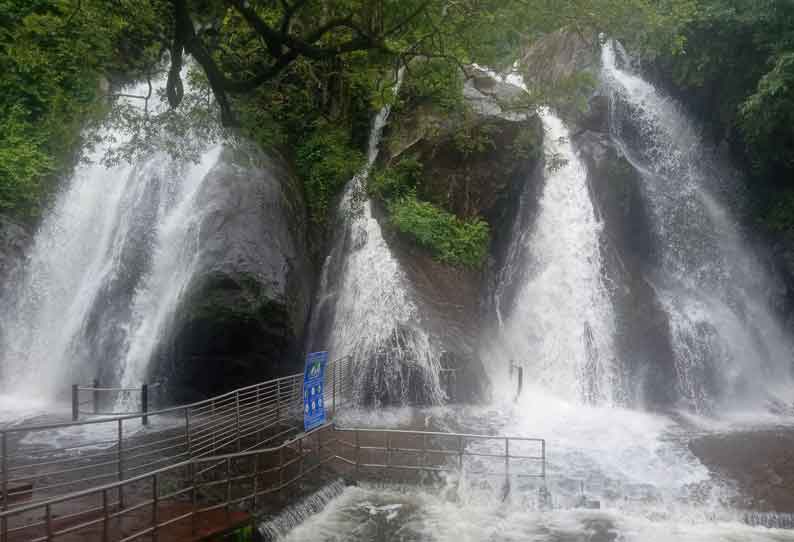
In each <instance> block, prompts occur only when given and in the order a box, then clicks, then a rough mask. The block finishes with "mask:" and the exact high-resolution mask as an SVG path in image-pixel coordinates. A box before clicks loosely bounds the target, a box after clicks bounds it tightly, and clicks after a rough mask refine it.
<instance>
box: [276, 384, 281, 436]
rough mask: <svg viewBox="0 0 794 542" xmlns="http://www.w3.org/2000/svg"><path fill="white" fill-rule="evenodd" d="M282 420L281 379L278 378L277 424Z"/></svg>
mask: <svg viewBox="0 0 794 542" xmlns="http://www.w3.org/2000/svg"><path fill="white" fill-rule="evenodd" d="M280 422H281V379H278V380H276V425H278V424H279V423H280Z"/></svg>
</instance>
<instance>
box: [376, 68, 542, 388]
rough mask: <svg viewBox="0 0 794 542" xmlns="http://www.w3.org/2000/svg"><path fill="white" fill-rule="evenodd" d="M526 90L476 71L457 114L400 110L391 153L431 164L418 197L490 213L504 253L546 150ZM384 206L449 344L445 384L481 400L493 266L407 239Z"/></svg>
mask: <svg viewBox="0 0 794 542" xmlns="http://www.w3.org/2000/svg"><path fill="white" fill-rule="evenodd" d="M522 94H523V91H522V90H521V89H520V88H518V87H515V86H513V85H510V84H507V83H504V82H501V81H498V80H496V79H494V78H492V77H491V76H490V75H488V74H487V73H485V72H476V73H475V75H474V77H473V78H471V79H469V80H468V81H467V82H466V84H465V87H464V98H465V100H466V102H467V104H468V106H469V107H467V108H466V111H465V112H457V113H449V112H445V111H441V110H439V109H438V108H436V107H434V106H433V105H429V104H424V105H419V106H417V107H416V108H414V109H413V110H410V111H402V112H399V113H397V114H396V115H394V116H393V118H392V120H391V124H390V126H389V127H388V130H387V133H386V137H385V141H384V145H383V151H384V152H383V154H384V156H383V161H384V162H385V163H386V164H394V163H396V162H398V161H400V160H402V159H404V158H407V157H411V158H415V159H417V160H418V161H419V163H421V165H422V166H421V173H420V180H419V182H418V183H417V196H418V197H419V199H421V200H424V201H429V202H432V203H433V204H435V205H437V206H438V207H441V208H443V209H446V210H448V211H450V212H452V213H454V214H455V215H457V216H458V217H460V218H465V219H468V218H473V217H481V218H483V219H485V220H486V221H487V222H488V223H489V225H490V227H491V233H492V239H491V252H492V254H493V255H494V257H495V258H498V256H497V254H498V253H499V252H500V250H501V248H500V247H502V246H503V245H505V244H506V242H507V239H508V237H509V230H510V226H511V225H512V223H513V221H514V219H515V216H516V213H517V211H518V202H519V200H520V195H521V194H522V192H523V191H524V187H525V185H526V183H527V181H528V180H529V179H532V178H534V177H533V172H534V170H535V168H536V167H537V164H538V163H539V162H540V158H541V155H542V151H541V149H542V141H543V129H542V125H541V123H540V120H539V119H538V118H537V116H535V115H526V114H517V113H515V112H513V111H511V109H510V104H512V103H515V100H516V99H517V98H518V97H520V96H521V95H522ZM376 215H378V218H379V220H380V222H381V225H382V226H383V230H384V236H385V238H386V241H387V243H388V244H389V247H390V249H391V251H392V254H394V256H395V257H396V258H397V260H398V261H399V263H400V268H401V269H402V271H403V272H404V275H405V277H406V278H407V280H408V282H409V283H410V289H411V292H412V296H413V298H414V302H415V303H416V304H417V306H418V307H419V309H420V310H419V312H420V314H421V315H422V317H423V326H424V327H425V328H426V329H427V331H428V332H429V333H430V335H431V336H432V337H433V339H434V340H435V341H437V343H438V344H440V347H439V350H440V351H441V352H442V356H441V360H440V365H441V366H442V367H443V368H445V369H452V370H453V372H452V373H449V372H446V373H445V374H454V375H455V376H453V377H450V381H448V382H445V387H446V390H447V393H448V395H449V397H450V399H452V400H455V401H467V400H476V399H478V398H482V397H484V396H485V395H486V393H487V384H486V383H487V378H486V377H485V373H484V368H483V363H482V360H480V358H479V336H480V330H481V328H482V314H481V313H482V311H481V301H482V292H483V285H484V282H485V278H486V273H484V272H483V270H470V269H462V268H454V267H451V266H448V265H444V264H442V263H439V262H438V261H436V260H435V259H434V258H433V257H432V256H431V255H430V254H429V253H428V252H427V251H425V250H424V249H421V248H419V247H417V246H416V245H415V244H413V243H412V242H410V241H408V240H406V239H403V238H401V236H400V235H399V234H397V233H396V232H394V231H393V230H392V229H390V228H389V227H388V225H387V220H386V217H385V213H384V209H383V208H379V206H378V205H376Z"/></svg>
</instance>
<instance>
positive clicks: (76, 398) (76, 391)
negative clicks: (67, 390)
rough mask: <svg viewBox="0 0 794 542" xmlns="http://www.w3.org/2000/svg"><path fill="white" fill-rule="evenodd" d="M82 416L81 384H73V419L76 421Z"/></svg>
mask: <svg viewBox="0 0 794 542" xmlns="http://www.w3.org/2000/svg"><path fill="white" fill-rule="evenodd" d="M78 418H80V386H79V385H78V384H72V421H73V422H76V421H77V420H78Z"/></svg>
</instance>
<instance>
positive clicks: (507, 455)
mask: <svg viewBox="0 0 794 542" xmlns="http://www.w3.org/2000/svg"><path fill="white" fill-rule="evenodd" d="M518 374H519V378H520V375H521V373H518ZM509 494H510V439H509V438H505V497H506V496H507V495H509Z"/></svg>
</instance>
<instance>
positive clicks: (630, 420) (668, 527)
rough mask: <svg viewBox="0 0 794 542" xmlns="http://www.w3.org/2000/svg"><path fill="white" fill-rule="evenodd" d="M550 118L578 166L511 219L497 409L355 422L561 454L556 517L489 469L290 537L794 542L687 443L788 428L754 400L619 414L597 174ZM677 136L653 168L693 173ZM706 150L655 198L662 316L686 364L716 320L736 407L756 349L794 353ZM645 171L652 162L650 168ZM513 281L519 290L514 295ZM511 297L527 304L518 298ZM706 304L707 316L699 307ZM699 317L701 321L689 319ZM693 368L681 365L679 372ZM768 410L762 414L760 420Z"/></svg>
mask: <svg viewBox="0 0 794 542" xmlns="http://www.w3.org/2000/svg"><path fill="white" fill-rule="evenodd" d="M607 54H608V53H607ZM605 69H606V72H607V74H609V73H610V70H613V73H614V66H612V67H610V65H609V63H608V62H605ZM637 81H638V80H636V79H635V80H633V82H634V83H637ZM640 82H641V81H640ZM641 83H642V85H639V84H638V85H637V86H639V87H641V88H644V89H645V90H648V89H649V85H647V83H644V82H641ZM650 88H652V87H650ZM654 92H655V91H654ZM654 96H658V95H656V94H655V93H648V94H646V96H645V98H646V99H650V98H653V97H654ZM638 103H639V104H643V103H644V102H643V101H642V100H638ZM665 103H667V105H668V106H669V105H670V104H669V102H665ZM665 103H658V102H657V103H655V104H654V106H655V107H656V106H658V107H661V106H663V105H665ZM651 109H653V108H651ZM674 114H677V110H676V109H675V108H672V106H670V107H668V108H667V109H661V110H659V112H658V118H656V119H651V118H647V119H646V120H647V121H648V123H649V125H650V127H651V131H652V132H655V131H656V130H659V131H660V132H662V133H664V130H663V128H664V127H665V126H667V125H668V124H669V125H671V126H675V125H678V124H679V123H680V124H681V125H682V126H684V127H689V124H688V123H686V122H684V121H685V119H684V118H683V117H681V116H680V115H678V114H677V115H678V116H674ZM543 121H544V125H545V128H546V138H547V139H546V152H547V154H550V153H553V154H557V155H559V156H560V157H562V158H564V159H565V160H566V162H565V164H564V165H563V167H561V168H560V169H558V170H556V171H551V172H547V174H546V179H545V186H544V187H543V194H542V197H541V200H540V202H539V205H538V210H537V216H536V217H533V218H532V219H531V220H518V221H517V222H516V224H517V228H518V229H517V230H516V231H514V240H513V244H512V247H511V251H510V254H509V257H508V262H507V265H506V266H505V269H504V270H503V272H502V274H501V275H500V277H499V278H500V282H499V285H498V287H497V289H496V291H495V292H494V304H495V308H496V312H497V315H498V317H499V328H498V329H497V331H496V335H495V336H494V337H491V338H490V339H491V340H490V341H489V342H488V345H487V347H486V352H485V355H484V356H483V357H484V359H487V360H489V364H488V365H487V369H488V371H489V376H490V378H491V381H492V384H493V397H494V401H493V403H492V404H490V405H487V406H471V407H456V408H449V407H437V408H431V409H424V410H423V411H422V412H420V413H417V412H405V411H404V409H400V410H394V411H391V410H390V411H387V412H384V413H383V414H382V415H381V418H380V422H379V421H378V419H377V418H378V415H377V414H373V413H371V412H364V413H361V415H358V416H356V415H351V414H349V415H348V416H347V417H346V419H350V420H352V421H351V423H352V424H361V423H364V424H365V425H370V426H392V425H393V423H394V422H395V421H398V422H399V421H402V422H403V423H407V424H412V425H414V426H415V422H416V420H417V419H422V418H424V420H425V424H428V423H429V424H431V426H432V427H433V428H437V429H443V430H452V431H457V432H464V433H481V434H506V435H513V436H525V437H543V438H545V439H546V444H547V452H548V456H547V457H548V471H547V472H548V479H547V482H546V486H547V487H548V489H549V491H550V492H551V502H550V507H545V508H544V506H542V505H541V503H540V502H539V499H538V489H539V485H540V484H539V482H537V481H533V480H532V479H521V478H517V477H513V478H512V480H511V491H510V493H509V497H508V498H507V499H506V500H504V501H503V496H504V494H505V488H504V482H503V479H500V478H499V477H497V478H495V479H494V478H484V477H483V476H482V473H483V472H485V471H495V472H500V467H501V465H500V464H498V463H501V461H500V460H493V459H489V458H470V459H467V460H466V462H465V467H464V470H463V472H462V473H461V474H460V475H458V476H455V475H453V476H450V477H449V479H448V481H447V484H446V485H445V486H444V487H442V488H440V489H435V490H427V489H419V488H399V487H392V488H384V487H378V486H369V485H363V486H362V487H356V488H347V489H346V490H345V492H344V493H343V494H342V495H341V496H340V497H338V498H337V499H335V500H334V501H332V502H331V503H330V504H329V505H328V507H326V509H325V510H323V511H322V512H321V513H319V514H317V515H315V516H313V517H311V518H309V519H308V520H307V521H306V522H305V523H303V524H302V525H301V526H299V527H298V528H296V529H295V530H293V531H292V532H291V533H290V535H289V536H288V537H287V538H286V540H288V541H294V542H297V541H307V540H312V541H315V540H319V541H324V540H329V541H330V540H335V541H341V540H365V541H366V540H371V541H381V540H408V541H413V540H417V541H419V540H422V541H424V540H430V541H455V542H461V541H480V540H488V541H524V540H537V541H573V540H575V541H585V540H587V541H626V542H629V541H637V542H648V541H651V542H653V541H660V542H661V541H664V542H669V541H687V542H688V541H698V542H707V541H708V542H711V541H726V542H727V541H731V542H739V541H781V540H794V533H792V532H791V531H785V530H776V529H768V528H764V527H752V526H749V525H747V524H745V523H744V522H743V520H744V519H746V516H745V513H744V512H742V511H739V510H735V509H734V508H733V507H732V505H731V504H730V503H731V501H732V498H733V497H735V494H734V490H733V489H732V488H731V487H730V486H727V485H726V484H725V483H723V481H721V480H720V479H717V478H715V477H713V476H712V474H711V473H709V471H708V469H707V468H706V467H705V466H704V465H702V464H701V463H700V462H699V461H698V459H697V458H696V457H694V456H693V455H692V453H691V452H690V451H689V449H688V441H689V440H690V439H691V438H693V436H696V435H698V434H705V433H710V432H725V431H731V430H735V429H736V428H746V427H748V426H749V427H754V428H758V427H760V426H762V425H765V424H769V425H770V426H775V425H778V424H781V423H787V422H789V420H787V419H786V418H785V417H780V416H777V415H773V414H770V413H768V412H765V411H763V410H760V411H759V409H758V408H757V407H758V405H757V404H754V403H753V402H749V403H747V404H745V405H740V406H741V407H742V412H725V411H723V413H724V414H725V416H724V417H723V418H722V419H720V420H714V419H710V418H705V417H702V416H697V415H687V416H685V418H687V422H688V423H687V427H686V428H685V427H683V426H682V425H681V424H680V423H679V421H678V420H674V419H672V418H670V417H668V416H666V415H662V414H656V413H649V412H642V411H638V410H632V409H630V408H627V407H626V406H621V401H622V399H623V397H624V391H625V390H623V389H622V385H623V383H622V382H621V379H620V373H621V367H620V363H619V362H618V360H617V359H616V358H617V356H616V353H615V349H614V346H613V338H614V334H615V332H616V330H615V321H614V316H613V313H612V307H611V303H610V298H609V295H608V290H607V288H606V285H605V284H603V279H602V269H601V265H602V264H601V256H600V247H599V238H600V235H601V224H600V223H599V220H598V218H597V215H596V214H595V212H594V210H593V204H592V202H591V199H590V195H589V193H588V189H587V184H586V178H585V171H584V168H583V167H582V164H581V162H580V160H579V159H578V157H577V156H576V153H575V152H574V151H573V149H572V148H571V145H570V143H569V142H568V141H566V140H565V139H564V138H565V137H566V136H567V132H566V130H565V127H564V126H563V125H562V123H561V122H560V120H559V119H558V118H556V117H555V116H554V115H553V114H551V113H549V112H546V113H544V114H543ZM654 123H658V125H659V126H656V124H654ZM646 126H647V125H646ZM668 133H675V134H677V135H676V136H675V137H671V138H670V139H669V140H668V142H669V144H670V145H668V146H667V147H666V148H664V149H659V150H658V154H657V156H656V159H657V161H660V160H662V159H665V160H666V159H672V160H673V162H676V161H679V164H680V160H683V158H682V156H683V155H684V154H685V150H688V149H690V148H691V147H692V146H693V145H697V144H698V142H699V139H698V137H697V135H696V134H695V133H694V131H692V130H683V131H681V132H680V134H679V133H678V132H675V131H673V132H668ZM560 137H563V139H562V140H560V139H559V138H560ZM679 145H681V146H682V148H679V147H678V146H679ZM698 149H699V147H695V149H694V150H693V151H692V152H693V153H694V154H693V155H692V156H690V157H689V158H688V160H689V162H688V163H687V166H686V167H685V168H684V169H685V173H686V174H685V175H683V176H681V175H680V173H681V171H680V170H679V171H678V173H676V175H673V179H672V180H670V183H671V186H669V187H666V188H665V189H664V190H657V191H656V192H654V188H653V187H649V188H648V191H649V193H650V197H651V199H652V200H653V198H656V199H655V200H654V201H653V204H654V210H655V215H654V216H655V218H656V220H657V221H658V224H659V232H658V234H659V236H660V238H661V239H662V240H663V241H669V245H668V246H667V251H668V254H666V255H665V257H664V259H665V263H664V265H663V270H664V273H665V274H666V280H667V282H663V284H666V285H669V283H673V284H674V285H675V286H676V287H675V288H670V289H669V290H668V291H666V296H667V297H666V298H665V308H666V309H667V310H668V311H669V312H670V313H671V315H673V317H674V318H675V317H678V318H681V319H682V320H679V322H676V323H674V327H675V328H676V333H677V334H678V336H677V337H676V341H677V344H676V347H677V353H678V354H679V355H681V354H682V352H683V353H684V354H686V351H685V350H682V348H683V343H685V342H686V341H687V340H689V341H690V342H691V341H692V337H691V336H690V337H689V338H686V337H684V336H682V334H683V333H687V332H689V333H694V334H697V327H698V326H700V327H703V324H704V323H705V324H706V325H708V326H710V327H712V328H714V329H715V330H717V331H715V335H714V337H716V339H717V340H715V341H713V342H710V343H706V344H700V345H698V346H699V347H701V348H703V349H705V350H706V351H708V352H711V349H712V348H713V349H715V350H716V351H717V352H718V353H720V355H722V352H724V351H725V350H727V351H729V352H732V355H733V356H735V357H733V358H731V359H730V360H727V361H726V360H725V359H724V358H723V361H724V362H725V363H729V365H728V366H723V367H721V368H720V369H722V370H726V372H727V376H726V378H727V380H728V382H727V384H728V386H726V382H720V383H719V384H718V386H721V387H723V388H722V389H723V390H725V391H726V392H727V394H728V395H731V394H732V393H733V391H734V387H733V386H731V385H730V384H731V379H732V378H735V377H736V375H735V374H734V373H735V372H738V373H739V374H740V375H741V374H742V373H747V376H749V373H751V372H752V371H753V370H756V369H757V368H758V367H759V364H760V362H759V361H758V360H759V352H758V350H757V348H758V345H759V344H767V348H769V349H770V350H771V351H774V350H775V349H778V348H780V349H782V350H785V347H784V346H782V345H783V344H784V343H785V341H782V339H781V335H779V334H778V333H777V330H778V327H777V325H776V323H775V322H774V319H773V318H772V317H771V316H770V314H769V312H768V311H767V310H766V309H765V308H764V309H762V308H761V307H762V302H761V301H758V302H753V301H752V296H753V292H756V290H753V289H752V288H750V286H749V285H748V284H749V283H748V281H747V276H748V275H749V276H750V277H752V278H754V279H755V280H756V281H759V277H761V279H760V282H763V280H764V279H763V274H762V273H760V272H759V270H758V266H756V265H752V261H751V258H750V257H749V256H748V252H747V251H746V250H745V249H744V248H743V247H742V243H741V242H740V237H739V233H738V229H737V228H736V227H735V225H734V224H733V223H732V222H731V219H730V218H729V213H728V212H727V211H726V210H725V209H723V208H722V207H721V206H720V205H719V204H718V202H717V199H716V198H715V197H713V196H708V195H707V193H706V191H705V189H704V188H702V187H699V186H698V184H697V183H696V182H695V181H699V180H702V179H700V178H699V177H698V176H697V175H695V172H696V171H697V167H696V166H698V165H700V162H701V158H700V155H699V154H698V153H699V150H698ZM634 163H635V165H638V166H642V164H641V163H640V162H639V161H637V160H635V161H634ZM676 167H678V166H676ZM648 171H649V169H648V168H647V167H646V169H645V173H646V175H647V177H646V181H650V180H651V179H653V180H658V176H657V177H654V176H652V175H651V174H650V173H648ZM679 192H680V193H679ZM660 194H661V195H660ZM664 197H667V198H670V201H669V202H667V204H662V203H661V200H662V199H663V198H664ZM526 204H527V202H526V201H525V202H523V207H524V208H522V212H527V209H526V207H527V206H526ZM690 220H692V221H693V222H691V223H690V222H688V221H690ZM527 223H529V224H531V226H530V227H528V228H527V227H525V226H524V229H523V230H522V229H521V225H522V224H524V225H525V224H527ZM698 228H704V231H703V233H702V234H697V232H696V231H692V230H697V229H698ZM690 234H691V236H690ZM693 262H694V263H693ZM677 265H678V266H680V267H676V266H677ZM673 270H675V271H677V274H676V273H675V272H673ZM725 270H727V271H725ZM740 271H742V272H743V273H740ZM673 279H675V280H673ZM687 280H688V281H689V282H688V283H687ZM676 281H679V282H683V283H684V284H676ZM510 284H514V285H517V287H513V288H509V287H508V286H509V285H510ZM725 289H728V290H730V291H731V293H730V295H732V296H737V297H738V299H739V300H740V301H741V303H744V306H745V310H748V311H750V310H753V311H759V313H758V317H759V318H760V320H756V321H755V323H756V324H757V325H758V327H759V328H765V326H767V325H769V327H768V328H765V329H763V330H761V331H759V332H760V333H762V335H761V337H756V338H755V339H754V340H750V339H749V338H748V333H749V332H748V331H747V327H748V326H747V324H748V323H749V322H752V321H753V320H752V318H750V315H749V314H748V315H746V317H745V319H743V320H741V319H740V318H739V316H738V313H739V312H740V310H739V309H738V308H737V306H738V305H737V303H733V304H731V303H728V302H727V301H725V297H727V296H728V294H725V293H724V290H725ZM513 291H514V292H517V293H516V297H515V299H509V298H508V295H509V293H510V292H513ZM737 292H738V293H737ZM698 303H701V305H700V308H701V312H700V313H699V314H697V313H694V312H693V308H692V307H693V306H697V304H698ZM676 304H678V305H676ZM678 306H684V307H685V308H688V309H689V310H688V312H687V311H686V310H684V313H683V314H680V313H676V311H679V310H682V309H679V308H677V307H678ZM693 314H696V315H697V318H699V319H700V320H699V321H698V320H697V319H696V321H692V319H693V318H695V316H693ZM731 320H733V321H734V322H736V321H738V320H741V321H742V323H743V325H741V326H738V327H730V326H729V325H728V323H729V322H730V321H731ZM682 322H683V323H682ZM687 328H688V330H689V331H687ZM693 328H694V330H693ZM585 330H589V331H585ZM682 330H683V331H682ZM723 343H728V344H723ZM770 343H771V344H770ZM737 344H738V345H742V344H743V347H744V348H747V349H748V350H746V351H745V354H747V355H750V354H752V355H754V357H753V358H752V359H744V358H740V357H739V355H738V354H739V351H738V350H736V349H737V348H738V346H737ZM750 344H752V345H753V346H750ZM731 349H734V350H731ZM510 360H515V361H520V362H522V363H523V365H524V391H523V393H522V394H521V396H520V397H518V398H517V400H515V401H514V397H515V395H516V391H515V390H516V382H515V380H514V379H513V380H511V379H510V377H509V376H508V365H509V361H510ZM739 360H741V362H740V361H739ZM692 361H693V360H691V359H690V358H688V357H686V355H684V356H683V357H682V359H681V360H680V361H679V364H683V365H686V364H687V363H691V362H692ZM684 373H685V371H684ZM787 375H788V373H787V372H786V373H785V375H784V376H786V377H787ZM690 376H691V374H690ZM679 378H680V379H681V380H682V382H681V383H680V384H679V385H681V391H682V393H684V394H685V395H686V394H687V393H690V394H692V395H689V397H691V398H692V399H695V395H696V394H697V393H706V390H705V389H702V390H700V391H697V392H695V391H692V390H691V388H687V386H688V384H687V383H686V378H687V374H682V373H679ZM760 378H762V376H761V375H759V379H760ZM765 381H766V382H767V383H768V382H769V381H768V380H765ZM784 381H785V378H784ZM671 385H675V384H674V383H671ZM688 390H689V391H688ZM751 391H753V392H758V391H759V390H758V389H757V388H755V389H752V390H751ZM751 395H752V394H751ZM734 397H735V395H734ZM756 397H757V396H756ZM696 402H697V401H693V403H696ZM695 406H696V405H695ZM750 406H752V407H753V408H749V407H750ZM759 412H764V416H763V417H758V415H757V414H758V413H759ZM678 419H681V418H678ZM468 449H469V451H476V452H485V453H501V452H503V448H502V445H501V444H499V443H497V444H488V443H480V444H471V445H470V446H469V448H468ZM514 453H517V452H514ZM536 468H537V467H536V465H524V466H522V465H521V464H520V462H513V463H512V464H511V472H512V473H514V474H516V473H519V472H522V469H526V470H524V472H536ZM582 490H583V491H584V495H586V497H587V498H588V499H595V500H598V501H599V503H600V505H601V509H600V510H584V509H578V508H575V507H574V506H575V505H576V503H577V501H578V500H579V498H580V497H581V495H582ZM758 519H760V520H761V521H762V522H765V523H766V524H774V521H777V519H776V518H775V517H772V518H771V520H769V521H767V520H765V519H764V518H758ZM780 519H781V520H782V523H786V521H787V518H785V517H783V518H780ZM749 521H753V518H752V517H751V518H749Z"/></svg>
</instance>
